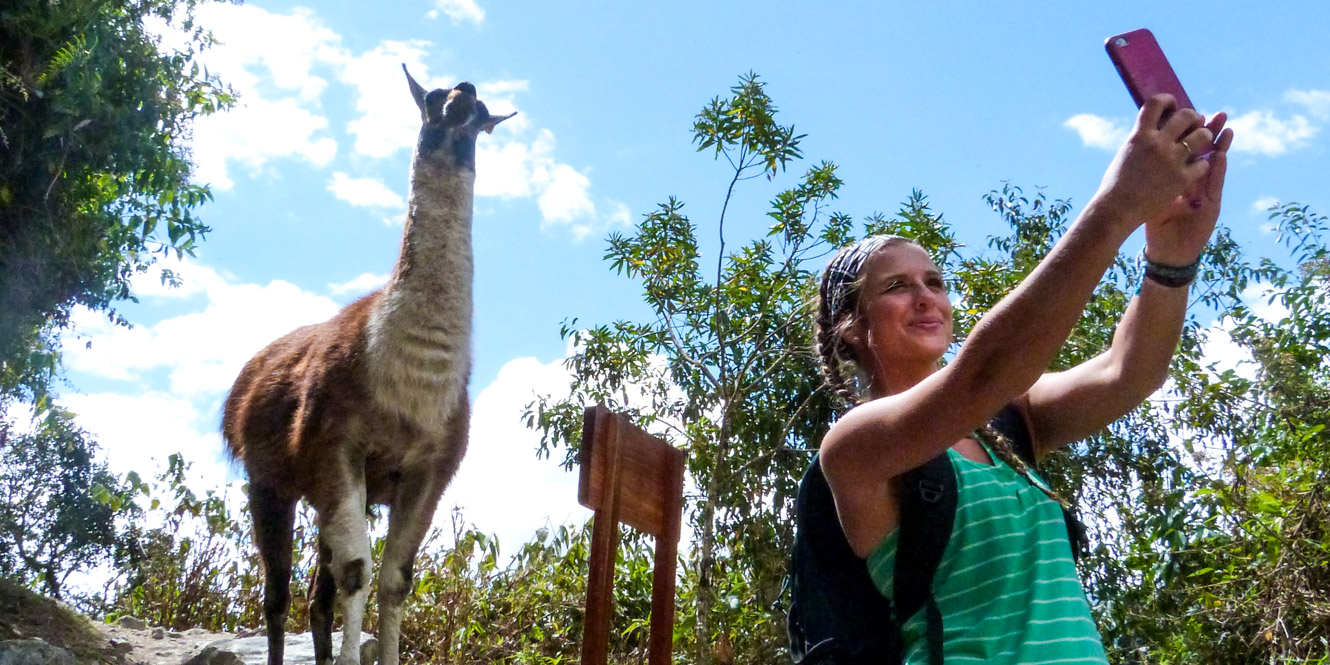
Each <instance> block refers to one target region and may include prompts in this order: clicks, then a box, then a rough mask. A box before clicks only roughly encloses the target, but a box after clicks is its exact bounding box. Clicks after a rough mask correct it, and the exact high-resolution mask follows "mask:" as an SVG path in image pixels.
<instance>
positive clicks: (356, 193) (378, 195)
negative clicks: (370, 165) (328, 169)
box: [328, 171, 406, 208]
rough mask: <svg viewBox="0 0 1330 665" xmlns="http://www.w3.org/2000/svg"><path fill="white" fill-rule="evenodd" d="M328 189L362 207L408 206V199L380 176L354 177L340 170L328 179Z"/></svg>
mask: <svg viewBox="0 0 1330 665" xmlns="http://www.w3.org/2000/svg"><path fill="white" fill-rule="evenodd" d="M328 191H330V192H332V193H333V194H335V195H336V196H337V198H339V199H341V200H343V201H346V202H348V203H350V204H351V205H353V206H358V207H362V208H405V207H406V201H405V200H404V199H403V198H402V197H401V196H399V195H398V194H397V192H394V191H393V190H392V189H389V187H388V186H387V185H385V184H384V183H383V181H382V180H379V179H378V178H352V177H351V176H349V175H347V174H345V173H342V172H341V171H338V172H336V173H333V175H332V178H330V179H329V180H328Z"/></svg>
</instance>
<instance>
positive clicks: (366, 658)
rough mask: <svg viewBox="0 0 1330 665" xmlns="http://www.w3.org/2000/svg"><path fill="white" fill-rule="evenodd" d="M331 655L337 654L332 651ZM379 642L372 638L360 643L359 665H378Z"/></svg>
mask: <svg viewBox="0 0 1330 665" xmlns="http://www.w3.org/2000/svg"><path fill="white" fill-rule="evenodd" d="M333 653H337V652H336V651H334V652H333ZM378 662H379V641H378V640H377V639H374V638H373V637H369V638H366V639H365V641H364V642H361V643H360V665H378Z"/></svg>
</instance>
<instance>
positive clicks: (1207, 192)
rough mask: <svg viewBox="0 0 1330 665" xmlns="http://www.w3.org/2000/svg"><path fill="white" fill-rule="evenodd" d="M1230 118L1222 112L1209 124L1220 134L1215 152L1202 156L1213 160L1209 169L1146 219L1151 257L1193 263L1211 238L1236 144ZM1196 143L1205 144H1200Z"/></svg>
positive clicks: (1147, 251)
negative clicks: (1227, 125)
mask: <svg viewBox="0 0 1330 665" xmlns="http://www.w3.org/2000/svg"><path fill="white" fill-rule="evenodd" d="M1227 120H1228V117H1227V116H1226V115H1225V114H1224V113H1223V112H1220V113H1217V114H1215V117H1214V118H1212V119H1211V120H1210V122H1209V124H1207V125H1206V127H1205V128H1206V129H1207V130H1209V132H1210V133H1211V134H1212V135H1214V136H1218V137H1219V138H1218V139H1217V140H1216V141H1215V142H1214V150H1213V152H1211V153H1210V154H1209V155H1208V156H1206V157H1204V158H1202V159H1208V160H1209V161H1210V169H1209V171H1208V172H1206V174H1205V175H1204V176H1202V177H1201V178H1200V179H1199V180H1197V181H1196V182H1194V183H1192V185H1191V186H1190V187H1188V188H1187V189H1186V190H1185V191H1184V192H1183V193H1182V195H1181V196H1178V197H1177V198H1175V199H1174V200H1173V202H1172V203H1171V204H1170V205H1169V207H1168V209H1167V210H1166V211H1165V212H1164V214H1163V215H1162V216H1161V217H1160V218H1158V219H1154V220H1151V219H1147V220H1146V223H1145V255H1146V256H1147V257H1149V258H1150V260H1151V261H1155V262H1157V263H1163V264H1165V265H1171V266H1186V265H1191V264H1192V263H1194V262H1195V261H1196V259H1197V258H1198V257H1199V256H1200V255H1201V251H1202V250H1204V249H1205V244H1206V243H1207V242H1209V241H1210V234H1211V233H1213V232H1214V230H1215V222H1216V221H1217V220H1218V219H1219V204H1220V200H1221V198H1222V196H1223V193H1224V176H1225V174H1226V172H1227V171H1228V148H1229V146H1230V145H1232V144H1233V130H1231V129H1224V123H1225V122H1226V121H1227ZM1188 143H1190V141H1189V142H1188ZM1193 145H1194V144H1193ZM1194 147H1195V148H1196V149H1198V150H1199V149H1200V148H1201V146H1199V145H1194Z"/></svg>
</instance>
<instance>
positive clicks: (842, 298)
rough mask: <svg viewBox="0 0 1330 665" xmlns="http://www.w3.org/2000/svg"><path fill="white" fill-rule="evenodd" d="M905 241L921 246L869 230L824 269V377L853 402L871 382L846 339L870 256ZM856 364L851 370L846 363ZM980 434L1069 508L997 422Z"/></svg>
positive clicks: (820, 311)
mask: <svg viewBox="0 0 1330 665" xmlns="http://www.w3.org/2000/svg"><path fill="white" fill-rule="evenodd" d="M900 244H911V245H915V246H916V247H921V248H922V245H919V243H918V242H915V241H914V240H912V239H910V238H906V237H904V236H898V235H889V234H883V235H875V236H869V237H867V238H864V239H863V240H860V241H859V242H857V243H854V244H852V245H847V246H845V247H842V248H841V249H840V251H838V252H836V255H835V256H833V257H832V258H831V262H830V263H828V264H827V269H826V271H824V272H823V273H822V282H821V285H820V287H819V288H818V306H817V320H816V321H815V324H816V329H817V350H818V355H819V356H820V357H821V360H822V363H821V364H822V377H823V380H824V381H825V382H826V384H827V387H829V388H831V390H832V391H833V392H835V393H836V394H837V395H838V396H840V397H841V399H843V400H845V402H846V403H847V404H849V405H850V407H851V408H853V407H854V406H857V405H859V404H861V403H862V402H864V401H865V400H864V398H863V393H864V392H866V391H864V390H862V389H861V386H860V384H862V383H864V382H865V379H864V378H863V377H864V375H866V374H868V372H869V371H870V368H868V367H867V366H866V365H865V363H863V362H861V361H860V360H859V359H858V358H856V357H855V354H854V349H853V348H851V347H850V345H849V344H848V343H847V342H846V341H845V334H846V333H847V332H849V330H850V329H851V328H853V327H854V325H855V324H856V323H857V322H858V320H859V295H860V292H861V290H862V288H863V284H864V278H865V275H864V274H863V267H864V265H865V264H867V263H868V259H869V257H871V256H872V255H873V254H874V253H876V252H878V251H879V250H882V249H885V248H887V247H892V246H895V245H900ZM846 366H849V367H850V368H851V370H853V371H851V372H849V373H848V375H847V372H846V370H845V369H844V368H845V367H846ZM975 434H976V435H977V436H978V437H979V438H980V439H982V440H983V443H987V444H988V449H989V450H991V451H992V452H993V454H994V455H996V456H997V457H998V459H1001V460H1002V461H1003V462H1004V463H1006V465H1007V466H1009V467H1011V468H1012V470H1014V471H1016V473H1018V474H1020V475H1021V476H1022V477H1024V478H1025V480H1026V482H1029V483H1030V484H1031V485H1033V486H1035V487H1037V488H1039V489H1040V490H1042V491H1043V492H1044V493H1045V494H1047V495H1048V496H1049V497H1050V498H1052V499H1053V500H1054V501H1057V502H1058V503H1059V504H1061V505H1062V506H1063V507H1064V508H1065V507H1070V504H1069V503H1068V502H1067V500H1066V499H1064V498H1062V496H1061V495H1059V494H1058V493H1057V492H1053V491H1052V490H1050V489H1046V488H1045V487H1044V486H1043V485H1041V484H1039V483H1035V482H1033V481H1032V480H1031V479H1030V469H1029V465H1027V464H1026V463H1025V461H1024V460H1022V459H1021V457H1020V455H1017V454H1016V452H1015V450H1014V449H1013V448H1012V445H1011V440H1010V439H1008V438H1007V437H1006V436H1005V435H1003V434H1002V433H1001V432H998V431H997V430H996V429H995V428H993V427H992V425H990V424H987V423H985V424H984V425H983V426H981V427H980V428H979V429H977V430H976V431H975Z"/></svg>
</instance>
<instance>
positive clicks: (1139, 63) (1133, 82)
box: [1104, 28, 1213, 157]
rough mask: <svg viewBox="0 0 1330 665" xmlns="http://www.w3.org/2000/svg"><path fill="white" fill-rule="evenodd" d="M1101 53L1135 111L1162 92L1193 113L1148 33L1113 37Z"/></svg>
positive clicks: (1204, 152) (1169, 67) (1156, 43)
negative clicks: (1111, 62)
mask: <svg viewBox="0 0 1330 665" xmlns="http://www.w3.org/2000/svg"><path fill="white" fill-rule="evenodd" d="M1104 50H1106V51H1108V58H1109V59H1110V60H1112V61H1113V66H1114V67H1116V68H1117V70H1118V75H1119V76H1121V77H1122V82H1123V83H1126V84H1127V91H1128V92H1130V93H1131V98H1132V100H1133V101H1135V102H1136V108H1140V107H1141V105H1143V104H1145V100H1146V99H1149V98H1150V97H1151V96H1153V95H1157V94H1159V93H1161V92H1166V93H1168V94H1170V95H1173V99H1175V100H1177V102H1178V107H1179V108H1188V109H1195V108H1196V107H1195V106H1192V103H1191V98H1190V97H1187V91H1186V90H1183V89H1182V82H1181V81H1179V80H1178V75H1177V74H1174V73H1173V67H1172V66H1171V65H1169V64H1168V58H1165V57H1164V51H1163V49H1161V48H1159V42H1157V41H1155V36H1154V34H1152V33H1151V32H1150V31H1149V30H1147V29H1145V28H1141V29H1139V30H1132V31H1131V32H1124V33H1122V34H1120V35H1113V36H1112V37H1109V38H1108V39H1106V40H1104ZM1169 115H1170V114H1169V113H1165V114H1164V117H1163V118H1161V119H1160V121H1159V122H1160V126H1161V127H1162V126H1163V123H1164V122H1165V121H1167V120H1168V116H1169ZM1211 150H1213V146H1207V147H1205V148H1202V149H1201V151H1200V152H1199V153H1198V154H1197V157H1204V156H1205V155H1207V154H1209V153H1210V151H1211Z"/></svg>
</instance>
